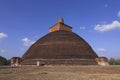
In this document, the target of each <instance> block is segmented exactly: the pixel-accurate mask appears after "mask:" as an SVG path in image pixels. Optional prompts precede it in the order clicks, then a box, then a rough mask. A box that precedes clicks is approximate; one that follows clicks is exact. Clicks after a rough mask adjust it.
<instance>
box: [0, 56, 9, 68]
mask: <svg viewBox="0 0 120 80" xmlns="http://www.w3.org/2000/svg"><path fill="white" fill-rule="evenodd" d="M2 65H10V60H7V59H6V58H5V57H2V56H0V66H2Z"/></svg>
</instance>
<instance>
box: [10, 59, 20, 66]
mask: <svg viewBox="0 0 120 80" xmlns="http://www.w3.org/2000/svg"><path fill="white" fill-rule="evenodd" d="M10 63H11V66H12V67H17V66H21V58H20V57H12V58H11V60H10Z"/></svg>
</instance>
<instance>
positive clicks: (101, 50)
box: [97, 48, 106, 52]
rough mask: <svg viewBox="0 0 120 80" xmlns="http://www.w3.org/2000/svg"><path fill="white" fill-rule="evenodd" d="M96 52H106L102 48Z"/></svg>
mask: <svg viewBox="0 0 120 80" xmlns="http://www.w3.org/2000/svg"><path fill="white" fill-rule="evenodd" d="M97 51H99V52H106V50H105V49H104V48H98V49H97Z"/></svg>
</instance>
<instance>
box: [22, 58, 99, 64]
mask: <svg viewBox="0 0 120 80" xmlns="http://www.w3.org/2000/svg"><path fill="white" fill-rule="evenodd" d="M21 64H22V65H38V64H39V65H98V63H97V62H96V61H95V60H94V59H27V60H24V61H23V62H22V63H21Z"/></svg>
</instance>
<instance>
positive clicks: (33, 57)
mask: <svg viewBox="0 0 120 80" xmlns="http://www.w3.org/2000/svg"><path fill="white" fill-rule="evenodd" d="M97 57H98V56H97V54H96V53H95V52H94V51H93V49H92V48H91V46H90V45H89V44H88V43H87V42H86V41H85V40H84V39H83V38H81V37H80V36H79V35H77V34H76V33H74V32H72V27H71V26H68V25H66V24H64V20H63V19H62V18H59V19H58V22H57V23H56V24H55V25H53V26H52V27H50V29H49V33H48V34H47V35H45V36H43V37H42V38H40V39H39V40H37V41H36V42H35V43H34V44H33V45H32V46H31V47H30V48H29V49H28V50H27V52H26V53H25V54H24V55H23V56H22V60H23V61H22V64H24V65H27V64H28V65H34V64H36V62H37V61H39V62H40V64H46V65H59V64H60V65H62V64H63V65H64V64H66V65H67V64H68V65H69V64H70V65H74V64H75V65H76V64H77V65H96V64H97V62H96V61H95V58H97Z"/></svg>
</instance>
